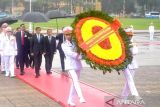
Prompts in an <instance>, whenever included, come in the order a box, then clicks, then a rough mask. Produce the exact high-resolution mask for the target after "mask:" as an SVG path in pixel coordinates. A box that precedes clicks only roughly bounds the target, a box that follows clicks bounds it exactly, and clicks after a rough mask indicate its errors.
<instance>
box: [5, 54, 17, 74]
mask: <svg viewBox="0 0 160 107" xmlns="http://www.w3.org/2000/svg"><path fill="white" fill-rule="evenodd" d="M14 57H15V56H13V55H12V56H4V62H5V71H6V76H9V74H10V76H14Z"/></svg>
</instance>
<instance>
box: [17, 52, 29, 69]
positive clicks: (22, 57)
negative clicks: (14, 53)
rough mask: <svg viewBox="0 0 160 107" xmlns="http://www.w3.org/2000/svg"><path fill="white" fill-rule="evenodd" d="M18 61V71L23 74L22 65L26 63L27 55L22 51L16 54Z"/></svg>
mask: <svg viewBox="0 0 160 107" xmlns="http://www.w3.org/2000/svg"><path fill="white" fill-rule="evenodd" d="M18 59H19V65H20V71H21V72H24V64H26V62H27V60H28V59H27V53H25V52H24V51H23V50H22V51H20V52H18Z"/></svg>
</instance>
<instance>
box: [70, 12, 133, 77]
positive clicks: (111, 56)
mask: <svg viewBox="0 0 160 107" xmlns="http://www.w3.org/2000/svg"><path fill="white" fill-rule="evenodd" d="M120 26H121V24H120V23H119V21H118V20H116V19H114V18H112V17H110V16H109V15H108V14H106V13H103V12H100V11H89V12H84V13H81V14H79V15H77V16H76V17H75V20H74V21H73V23H72V27H73V35H74V36H73V40H74V41H75V43H76V46H77V47H78V51H79V52H80V53H82V55H83V59H84V60H85V61H86V63H87V64H89V65H90V67H91V68H93V69H96V70H102V71H103V73H104V74H105V73H106V72H109V73H111V72H112V71H117V72H118V74H120V72H119V71H121V70H124V69H125V68H126V67H127V65H128V64H130V63H131V61H132V54H131V51H130V48H131V46H130V45H129V44H130V40H129V38H128V36H127V34H126V32H125V31H124V30H123V29H122V28H121V27H120Z"/></svg>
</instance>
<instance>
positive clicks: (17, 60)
mask: <svg viewBox="0 0 160 107" xmlns="http://www.w3.org/2000/svg"><path fill="white" fill-rule="evenodd" d="M15 59H16V67H17V68H19V57H18V55H16V57H15Z"/></svg>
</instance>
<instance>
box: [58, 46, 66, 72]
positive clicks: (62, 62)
mask: <svg viewBox="0 0 160 107" xmlns="http://www.w3.org/2000/svg"><path fill="white" fill-rule="evenodd" d="M59 55H60V60H61V69H62V71H64V70H65V66H64V58H65V55H64V52H63V50H62V49H59Z"/></svg>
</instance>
